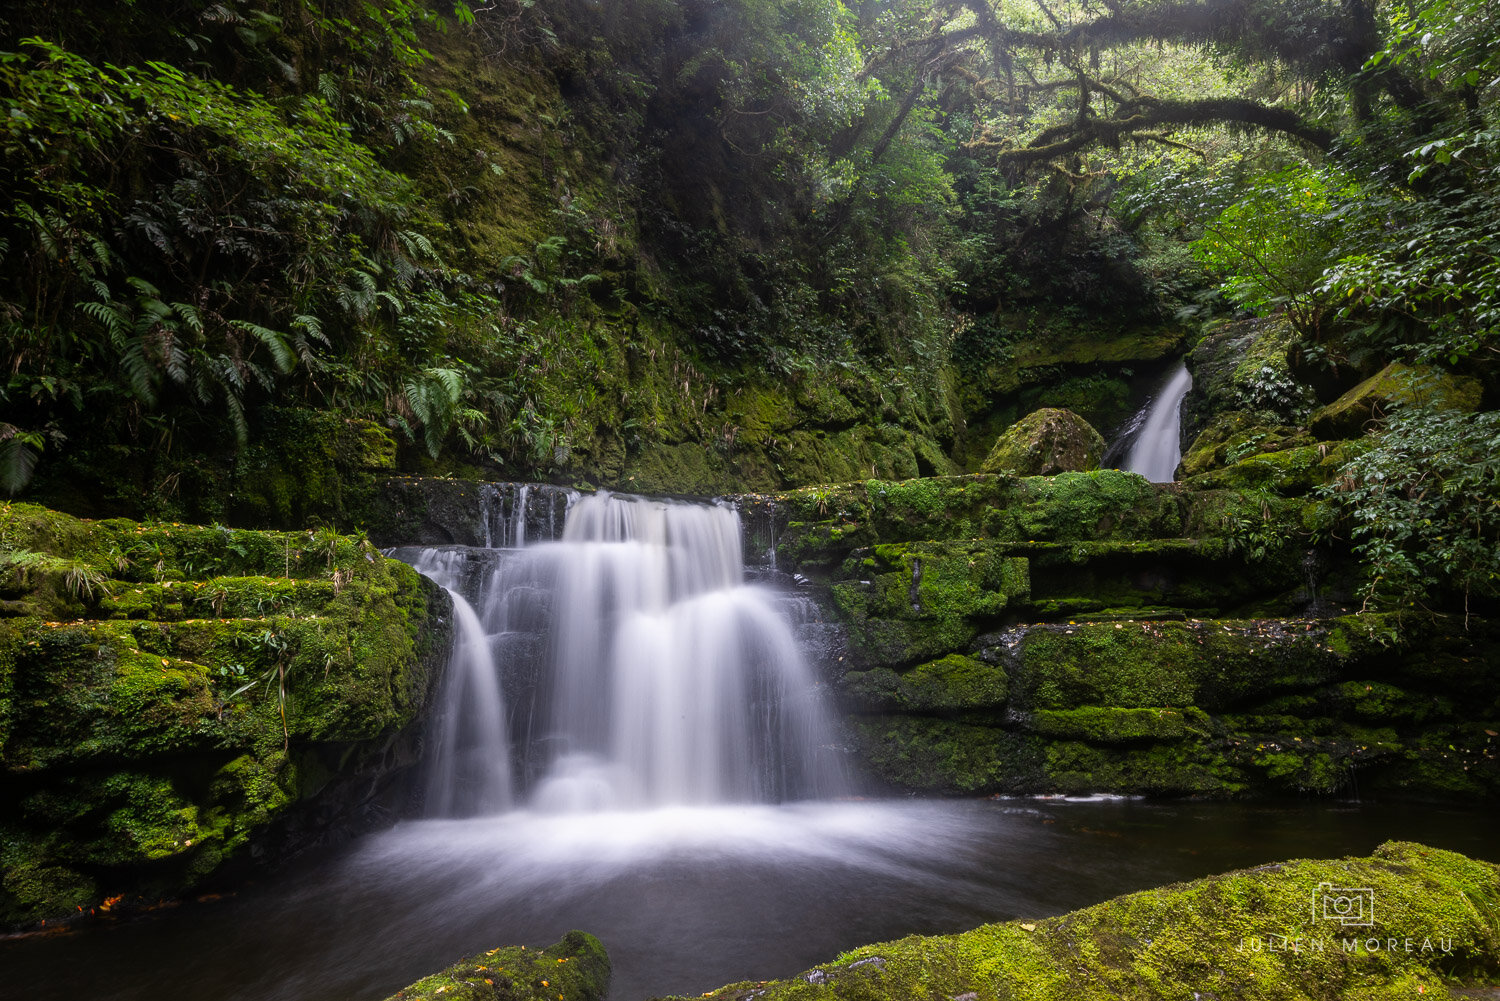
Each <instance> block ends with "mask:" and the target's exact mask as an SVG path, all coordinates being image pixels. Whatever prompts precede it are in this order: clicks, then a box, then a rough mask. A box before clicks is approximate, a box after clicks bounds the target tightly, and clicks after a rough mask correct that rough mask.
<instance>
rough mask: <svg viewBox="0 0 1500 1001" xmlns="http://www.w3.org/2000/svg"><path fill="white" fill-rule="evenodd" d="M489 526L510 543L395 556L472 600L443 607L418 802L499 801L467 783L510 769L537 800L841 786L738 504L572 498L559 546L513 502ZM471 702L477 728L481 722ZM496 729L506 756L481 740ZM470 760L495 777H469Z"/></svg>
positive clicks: (778, 792) (693, 801) (457, 807)
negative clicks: (433, 729) (759, 574)
mask: <svg viewBox="0 0 1500 1001" xmlns="http://www.w3.org/2000/svg"><path fill="white" fill-rule="evenodd" d="M515 500H516V502H518V504H517V505H513V506H519V507H521V508H524V495H520V496H518V497H516V498H515ZM521 520H522V522H523V523H524V518H523V519H521ZM503 521H504V522H505V523H506V524H505V526H504V527H503V528H501V527H500V525H498V524H497V531H496V532H495V533H494V535H493V536H492V538H495V539H503V540H505V541H506V542H508V543H510V546H509V547H506V548H487V549H467V548H464V547H446V548H445V549H440V550H431V549H425V550H395V551H393V553H394V555H397V556H399V557H402V558H404V559H407V560H408V562H410V563H412V565H413V566H415V567H416V568H417V569H418V570H421V571H422V572H423V573H426V574H428V575H429V576H432V577H433V578H434V579H435V580H437V581H438V582H439V583H442V584H444V586H447V587H450V588H451V589H453V590H455V591H458V590H462V591H464V593H465V594H466V595H467V596H468V597H469V598H470V599H471V600H472V604H473V608H474V609H477V611H473V610H471V609H470V607H469V603H468V602H467V601H464V600H463V598H459V599H458V600H457V601H455V605H456V606H458V607H460V611H459V612H458V613H457V615H458V622H457V625H458V626H459V629H458V633H459V639H458V640H457V641H456V644H455V653H454V660H453V662H452V667H451V668H450V671H449V673H448V678H447V680H446V682H445V690H444V696H443V699H442V702H443V706H444V709H443V710H442V715H441V717H440V721H439V726H438V731H437V732H438V733H439V734H440V736H439V738H438V739H437V740H436V741H435V742H434V745H433V747H434V755H433V761H432V773H431V775H430V777H429V787H428V788H429V792H428V802H429V807H430V809H429V812H438V813H444V814H449V815H451V814H453V813H459V814H464V813H473V812H481V811H483V810H485V809H495V808H497V807H496V805H495V804H496V803H497V802H499V801H498V800H496V799H495V798H493V797H492V796H489V795H488V793H486V796H485V797H477V796H475V795H474V794H473V793H472V792H471V791H472V790H475V789H479V788H482V789H485V790H488V791H490V792H492V791H493V790H495V789H498V788H501V787H502V786H503V787H504V788H506V789H507V797H508V789H509V783H510V781H511V779H512V775H511V771H512V768H515V769H516V770H517V772H518V773H519V774H518V776H517V777H518V778H519V780H520V783H521V786H522V788H523V790H526V791H529V797H528V800H529V803H530V805H532V806H533V807H535V808H536V809H540V810H548V811H581V810H596V809H605V808H634V807H647V806H661V805H681V804H689V805H699V804H709V803H728V802H776V801H782V800H787V799H800V798H809V797H813V796H819V795H827V794H830V793H834V792H838V791H840V788H841V781H840V775H839V768H838V766H837V762H836V761H835V760H834V758H835V755H834V754H833V753H832V752H831V748H832V744H833V741H832V736H831V734H832V728H831V724H830V723H829V721H828V716H827V713H826V712H825V711H824V708H823V706H822V703H821V698H820V694H821V692H820V688H819V686H818V685H817V684H816V681H815V679H814V677H813V675H812V672H811V671H810V670H809V668H808V666H807V664H806V662H805V660H804V658H803V656H802V652H801V650H800V649H799V644H798V641H797V634H796V632H795V631H794V625H793V623H792V621H791V618H790V617H789V616H788V615H787V614H785V612H786V607H787V605H788V604H789V601H788V599H787V597H786V596H785V595H783V594H778V592H777V591H776V590H775V589H774V588H770V587H766V586H763V585H761V584H751V583H747V582H746V581H745V568H744V555H743V552H742V543H741V523H740V518H739V515H738V512H737V511H736V510H735V509H734V508H733V507H731V506H728V505H713V504H693V503H682V502H669V501H660V500H651V499H646V498H640V497H632V496H625V495H613V494H608V493H600V494H597V495H594V496H589V497H582V498H579V497H577V495H574V497H573V498H572V499H571V500H570V503H569V504H568V506H567V508H566V515H565V521H564V524H563V527H562V531H561V533H560V538H556V539H553V540H541V541H535V540H528V539H527V537H526V535H525V531H524V527H523V528H522V529H521V530H519V531H517V530H516V528H515V527H514V525H515V521H516V519H515V516H514V514H513V513H512V514H508V515H507V516H506V517H505V518H504V519H503ZM538 534H541V533H540V532H539V533H538ZM460 602H462V604H460ZM792 603H793V604H794V602H792ZM471 616H472V619H473V622H472V623H471V622H470V621H469V619H470V617H471ZM476 634H477V636H478V638H477V639H476ZM479 674H484V675H486V677H487V678H488V679H489V681H488V686H489V687H488V688H487V689H486V688H483V686H482V685H481V683H480V681H479V680H478V678H477V675H479ZM501 679H503V683H502V680H501ZM502 687H503V688H504V693H503V694H502V692H501V689H502ZM486 713H488V714H493V718H494V720H495V722H494V723H493V724H491V725H490V726H491V729H490V730H482V728H481V727H479V726H478V725H477V722H476V717H477V716H478V715H480V714H486ZM455 726H456V729H450V728H453V727H455ZM496 728H498V729H499V734H500V735H499V739H500V741H501V742H502V743H506V739H505V736H504V734H505V731H507V730H508V731H509V733H510V735H511V741H510V742H511V743H513V745H514V750H515V752H516V754H515V760H514V761H512V759H511V757H510V756H509V755H508V754H506V753H504V752H503V751H497V750H496V749H495V747H494V745H493V743H492V742H491V739H492V737H493V736H494V733H493V732H492V730H494V729H496ZM450 734H451V735H450ZM485 755H488V767H489V769H490V771H491V772H492V773H493V772H503V780H502V778H501V777H494V776H492V777H491V778H490V779H488V780H485V781H481V780H480V778H479V777H478V775H477V774H476V772H475V769H476V768H478V766H479V762H480V759H481V758H483V757H484V756H485ZM486 782H488V784H486Z"/></svg>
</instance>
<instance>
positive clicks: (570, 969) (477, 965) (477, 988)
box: [386, 931, 610, 1001]
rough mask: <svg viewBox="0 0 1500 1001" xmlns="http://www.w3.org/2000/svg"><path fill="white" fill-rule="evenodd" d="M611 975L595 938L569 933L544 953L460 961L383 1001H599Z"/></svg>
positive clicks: (512, 950) (499, 953)
mask: <svg viewBox="0 0 1500 1001" xmlns="http://www.w3.org/2000/svg"><path fill="white" fill-rule="evenodd" d="M609 973H610V969H609V956H608V955H606V954H605V952H604V946H602V945H600V944H599V940H598V939H597V938H595V937H594V936H592V935H589V934H587V933H585V932H581V931H570V932H568V933H567V934H566V935H564V936H563V937H562V940H561V941H560V942H558V943H557V944H556V945H552V946H549V947H547V948H546V949H528V948H526V947H525V946H508V947H506V948H499V949H491V950H490V951H488V952H481V953H478V954H476V955H473V956H469V957H468V958H466V959H461V960H459V961H458V962H457V963H454V964H453V965H452V966H450V967H448V968H447V969H446V970H442V971H440V972H438V973H434V974H432V975H431V976H429V977H424V978H422V979H421V980H419V981H417V982H416V983H414V984H412V985H411V986H410V987H407V988H405V989H403V990H399V991H397V992H396V993H395V994H392V995H391V996H390V997H389V998H387V999H386V1001H439V999H441V1001H553V999H554V998H562V999H564V1001H603V998H604V996H605V991H606V989H607V988H608V987H609Z"/></svg>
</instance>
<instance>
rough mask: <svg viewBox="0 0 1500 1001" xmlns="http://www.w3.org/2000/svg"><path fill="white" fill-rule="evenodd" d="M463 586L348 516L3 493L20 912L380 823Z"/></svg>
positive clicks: (1, 737)
mask: <svg viewBox="0 0 1500 1001" xmlns="http://www.w3.org/2000/svg"><path fill="white" fill-rule="evenodd" d="M448 607H449V606H448V599H447V596H446V595H445V594H444V593H443V592H442V591H441V590H440V589H438V588H436V587H434V586H432V585H431V584H429V583H428V582H426V581H425V579H424V578H422V577H420V575H418V574H417V573H416V572H415V571H413V570H411V569H410V568H408V567H406V566H405V565H403V564H400V563H397V562H395V561H392V560H387V559H386V558H385V557H383V556H382V555H381V554H380V552H379V551H378V550H376V549H375V548H374V547H373V546H372V545H371V544H370V543H369V542H367V541H364V540H361V539H356V538H350V537H347V536H341V535H337V534H335V533H333V532H331V531H326V530H325V531H317V532H297V533H278V532H254V531H241V530H231V529H227V528H221V527H201V526H191V525H173V524H152V525H147V524H139V523H135V522H130V521H125V520H118V519H117V520H113V521H102V522H88V521H80V520H78V519H75V518H72V517H69V516H67V515H62V514H58V513H56V512H53V511H49V510H47V509H45V508H40V507H36V506H33V505H25V504H9V505H4V506H0V870H3V877H0V925H19V924H25V923H28V922H31V921H35V920H38V919H45V918H56V917H60V916H66V915H68V914H78V913H80V912H86V911H88V910H90V909H96V908H100V907H104V906H110V907H113V906H116V905H117V904H120V903H122V902H123V903H124V904H126V905H128V904H130V903H131V902H132V901H134V900H144V901H147V902H149V901H152V900H155V899H157V898H159V897H163V896H174V895H178V894H181V893H183V892H185V891H187V890H189V889H191V888H193V887H195V886H199V885H201V884H202V883H203V882H204V881H205V880H207V879H208V878H209V877H210V876H212V875H213V874H215V873H216V872H219V871H221V870H222V869H223V867H224V866H225V865H226V864H228V863H231V862H235V861H240V860H245V859H247V858H248V857H250V856H251V855H255V856H258V857H259V858H261V859H262V860H269V859H271V858H274V857H276V856H279V855H283V854H286V853H289V852H292V851H295V850H297V849H299V848H302V847H306V846H307V845H309V844H311V843H316V842H317V841H319V840H321V839H326V838H328V837H330V836H334V835H336V834H337V832H338V831H339V830H340V829H341V828H347V827H349V826H351V825H357V824H360V823H364V822H367V821H368V820H369V819H370V811H372V810H378V809H379V808H378V807H377V805H376V804H377V801H378V800H379V799H380V797H381V796H382V795H384V794H386V793H388V792H389V791H390V788H391V786H392V783H393V781H394V779H395V778H396V777H397V776H399V775H400V774H401V773H402V771H403V770H404V769H406V768H408V767H409V766H410V765H411V764H413V763H414V761H415V756H416V726H415V723H416V722H417V720H418V719H419V718H420V715H421V712H422V709H423V707H424V706H425V705H426V704H427V702H428V700H429V696H430V693H431V690H432V687H433V682H434V680H435V678H436V676H437V673H438V669H439V665H440V664H441V661H442V659H443V657H444V656H445V654H446V651H447V646H448V641H447V624H446V623H447V617H448ZM106 901H108V902H109V903H108V905H106Z"/></svg>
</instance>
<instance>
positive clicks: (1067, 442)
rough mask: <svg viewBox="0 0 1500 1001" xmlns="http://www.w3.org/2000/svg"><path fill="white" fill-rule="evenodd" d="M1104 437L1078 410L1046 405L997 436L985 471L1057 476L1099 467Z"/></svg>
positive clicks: (985, 462) (987, 459)
mask: <svg viewBox="0 0 1500 1001" xmlns="http://www.w3.org/2000/svg"><path fill="white" fill-rule="evenodd" d="M1103 454H1104V438H1103V437H1102V436H1101V435H1100V434H1099V432H1098V431H1095V430H1094V429H1093V428H1092V427H1091V426H1089V423H1088V421H1085V420H1084V419H1083V418H1082V417H1079V416H1078V415H1077V414H1074V413H1071V412H1069V411H1067V410H1058V409H1055V408H1046V409H1042V410H1037V411H1034V412H1032V413H1030V414H1027V415H1026V416H1025V417H1023V418H1021V419H1020V420H1019V421H1017V422H1016V423H1015V424H1013V425H1011V426H1010V427H1009V428H1007V429H1006V431H1005V433H1004V434H1002V435H1000V437H999V438H997V439H996V440H995V444H994V447H993V448H991V449H990V454H989V457H988V458H986V459H985V460H984V466H983V467H982V470H981V471H982V472H986V473H1012V474H1016V475H1020V476H1055V475H1057V474H1058V473H1081V472H1087V471H1088V470H1090V469H1098V468H1099V458H1100V456H1102V455H1103Z"/></svg>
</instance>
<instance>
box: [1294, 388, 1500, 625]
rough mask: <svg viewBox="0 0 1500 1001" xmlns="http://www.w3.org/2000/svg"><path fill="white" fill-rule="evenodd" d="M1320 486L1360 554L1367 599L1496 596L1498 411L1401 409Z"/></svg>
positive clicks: (1421, 601) (1379, 603)
mask: <svg viewBox="0 0 1500 1001" xmlns="http://www.w3.org/2000/svg"><path fill="white" fill-rule="evenodd" d="M1321 495H1322V496H1323V497H1324V498H1325V499H1326V500H1327V501H1328V502H1329V503H1330V504H1331V505H1332V506H1333V508H1334V510H1335V511H1336V512H1337V513H1338V515H1339V517H1340V522H1339V523H1340V525H1342V526H1343V528H1344V530H1345V531H1347V532H1348V536H1349V538H1350V539H1351V540H1352V541H1353V543H1354V550H1355V552H1356V553H1357V554H1358V555H1359V556H1360V558H1361V559H1362V560H1363V562H1364V566H1365V571H1366V574H1367V583H1366V585H1365V590H1364V595H1365V600H1366V603H1367V604H1368V605H1371V606H1376V607H1383V606H1390V607H1396V608H1403V607H1410V606H1413V605H1424V606H1425V605H1427V604H1429V603H1431V602H1434V601H1440V600H1441V599H1443V598H1444V597H1446V596H1456V597H1458V598H1460V599H1461V600H1462V602H1463V604H1464V606H1465V607H1468V605H1469V602H1470V600H1471V599H1473V598H1494V597H1497V596H1500V504H1497V503H1496V498H1497V497H1500V413H1495V412H1490V413H1480V414H1466V413H1461V412H1457V411H1452V410H1432V409H1428V408H1424V407H1409V408H1406V409H1403V410H1401V411H1398V412H1397V413H1396V414H1395V415H1394V416H1392V417H1391V418H1390V419H1389V421H1388V422H1387V425H1386V428H1385V431H1384V433H1383V434H1381V435H1380V436H1379V437H1378V438H1376V439H1375V440H1373V441H1372V442H1371V443H1370V445H1369V447H1368V448H1366V449H1365V450H1364V451H1363V452H1362V453H1361V454H1360V455H1357V456H1356V457H1354V458H1352V459H1350V460H1349V461H1348V462H1347V463H1345V464H1344V466H1343V467H1342V468H1341V469H1340V470H1339V473H1338V476H1337V478H1336V479H1335V480H1333V482H1331V483H1330V484H1329V485H1328V486H1326V487H1324V488H1323V489H1322V490H1321Z"/></svg>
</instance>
